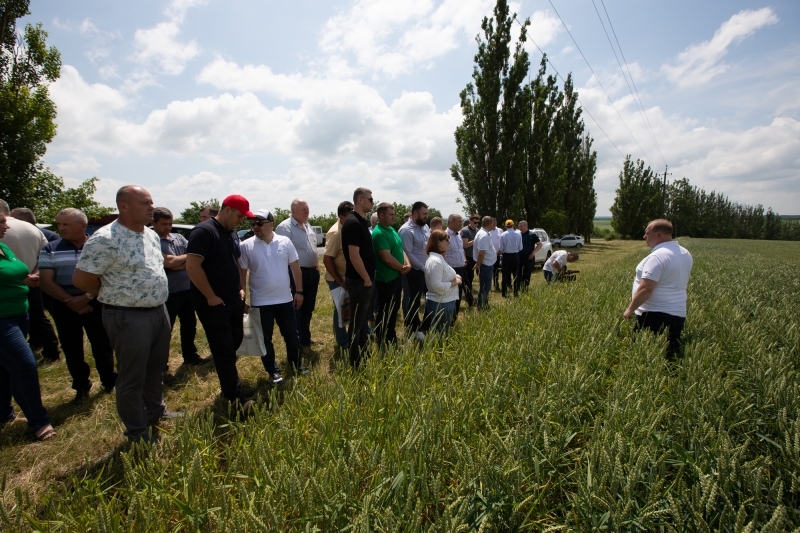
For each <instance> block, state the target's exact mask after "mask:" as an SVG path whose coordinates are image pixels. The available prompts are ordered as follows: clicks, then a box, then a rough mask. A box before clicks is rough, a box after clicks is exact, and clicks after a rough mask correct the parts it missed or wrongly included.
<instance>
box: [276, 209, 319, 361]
mask: <svg viewBox="0 0 800 533" xmlns="http://www.w3.org/2000/svg"><path fill="white" fill-rule="evenodd" d="M291 210H292V216H290V217H289V218H287V219H286V220H284V221H283V222H281V223H280V224H278V227H277V228H275V233H277V234H278V235H282V236H283V237H288V238H289V240H291V241H292V244H293V245H294V248H295V250H297V256H298V258H299V261H300V271H301V272H302V274H303V284H302V287H303V289H304V290H305V294H304V295H303V296H304V298H303V305H302V306H301V307H298V308H297V312H296V313H295V314H296V315H297V334H298V335H299V336H300V347H301V348H308V347H310V346H311V345H312V344H321V343H318V342H315V341H312V340H311V317H312V315H313V314H314V308H315V306H316V303H317V289H319V256H318V255H317V234H316V233H314V230H313V229H311V225H310V224H309V223H308V215H309V209H308V203H306V201H305V200H303V199H301V198H295V199H294V200H292V205H291ZM287 273H288V271H287ZM292 282H293V281H292ZM292 288H293V289H294V288H295V286H293V287H292Z"/></svg>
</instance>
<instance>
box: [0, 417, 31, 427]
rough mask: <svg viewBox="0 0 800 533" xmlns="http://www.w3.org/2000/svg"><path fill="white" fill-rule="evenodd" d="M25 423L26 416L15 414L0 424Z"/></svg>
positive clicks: (26, 421)
mask: <svg viewBox="0 0 800 533" xmlns="http://www.w3.org/2000/svg"><path fill="white" fill-rule="evenodd" d="M27 423H28V419H27V418H23V417H21V416H15V417H14V418H12V419H11V420H6V421H5V422H3V423H2V424H0V426H11V425H13V424H27Z"/></svg>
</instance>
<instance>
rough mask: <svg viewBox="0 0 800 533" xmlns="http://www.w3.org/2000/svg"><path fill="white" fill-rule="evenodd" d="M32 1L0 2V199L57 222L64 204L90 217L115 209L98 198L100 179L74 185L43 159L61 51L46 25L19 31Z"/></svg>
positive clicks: (51, 134) (49, 135)
mask: <svg viewBox="0 0 800 533" xmlns="http://www.w3.org/2000/svg"><path fill="white" fill-rule="evenodd" d="M29 5H30V0H2V1H0V124H2V128H0V198H3V199H4V200H5V201H6V202H8V204H9V205H10V206H11V207H12V208H13V207H27V208H29V209H31V210H33V212H34V214H35V215H36V217H37V218H38V219H39V220H44V221H53V220H55V218H56V214H57V213H58V211H59V210H60V209H61V208H62V207H66V206H69V207H77V208H79V209H82V210H83V211H84V212H85V213H86V214H87V216H89V217H90V218H99V217H101V216H103V215H106V214H108V213H110V212H111V211H112V209H110V208H106V207H103V206H101V205H100V204H99V203H97V202H95V201H94V198H93V197H94V193H95V190H96V181H97V178H91V179H88V180H86V181H84V182H82V183H81V184H80V185H78V186H77V187H74V188H68V187H66V186H65V184H64V180H63V179H62V178H61V177H59V176H56V175H55V174H54V173H53V172H52V171H51V170H50V169H49V168H47V167H46V166H45V165H44V163H43V162H42V157H44V154H45V151H46V150H47V144H48V143H50V141H52V140H53V137H55V135H56V124H55V118H56V105H55V103H53V101H52V100H50V95H49V92H48V85H49V84H50V83H52V82H54V81H56V80H57V79H58V77H59V75H60V73H61V54H60V53H59V51H58V50H57V49H56V48H55V47H54V46H51V47H50V48H48V47H47V32H46V31H45V30H44V28H43V27H42V24H41V23H39V24H35V25H34V24H26V25H25V29H24V30H23V31H19V30H18V29H17V20H18V19H19V18H21V17H24V16H26V15H29V14H30V10H29V9H28V8H29Z"/></svg>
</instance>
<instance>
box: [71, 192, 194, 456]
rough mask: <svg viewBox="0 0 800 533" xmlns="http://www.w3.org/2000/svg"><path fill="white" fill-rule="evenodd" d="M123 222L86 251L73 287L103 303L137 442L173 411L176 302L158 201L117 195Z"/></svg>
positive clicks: (121, 397) (106, 229)
mask: <svg viewBox="0 0 800 533" xmlns="http://www.w3.org/2000/svg"><path fill="white" fill-rule="evenodd" d="M117 208H118V209H119V218H117V220H115V221H114V222H112V223H111V224H109V225H107V226H103V227H102V228H100V229H98V230H97V231H96V232H95V233H94V234H93V235H92V236H91V237H90V238H89V240H88V241H86V244H84V245H83V253H82V254H81V257H80V259H79V260H78V264H77V265H76V268H75V273H74V274H73V276H72V284H73V285H74V286H75V287H77V288H78V289H80V290H82V291H84V292H85V293H86V294H85V297H86V298H88V299H89V300H93V299H95V298H97V300H98V301H99V302H100V303H102V304H103V326H105V330H106V333H108V338H109V340H110V341H111V345H112V346H113V348H114V352H115V354H116V356H117V372H118V374H119V375H118V376H117V382H116V391H117V412H118V413H119V417H120V419H121V420H122V423H123V424H124V425H125V436H126V437H128V439H129V440H130V441H133V442H136V441H142V440H144V441H147V442H153V441H155V440H156V439H157V434H156V433H155V432H154V433H153V434H152V435H151V434H150V433H149V428H150V427H154V426H156V424H158V422H159V420H160V419H161V418H175V417H177V416H182V413H173V412H170V411H167V407H166V405H165V404H164V389H163V383H162V375H163V371H164V367H165V366H166V365H167V360H168V359H169V340H170V323H169V317H168V315H167V309H166V307H165V306H164V303H165V302H166V301H167V297H168V296H169V286H168V283H167V274H166V272H165V271H164V266H165V261H164V255H163V254H162V252H161V243H160V241H159V238H158V235H157V234H156V232H155V231H153V230H152V229H151V228H148V227H146V225H147V224H149V223H151V222H152V221H153V211H154V207H153V198H152V197H151V196H150V193H149V192H147V190H146V189H144V188H143V187H139V186H137V185H126V186H124V187H122V188H121V189H119V191H117Z"/></svg>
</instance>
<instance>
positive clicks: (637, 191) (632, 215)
mask: <svg viewBox="0 0 800 533" xmlns="http://www.w3.org/2000/svg"><path fill="white" fill-rule="evenodd" d="M664 205H665V198H664V187H663V185H662V184H661V182H660V181H659V179H658V177H657V176H656V175H655V174H653V171H652V170H651V169H650V167H649V166H648V167H647V168H644V161H642V160H641V159H637V160H636V163H633V162H632V161H631V156H627V157H626V158H625V162H624V163H623V165H622V172H620V173H619V188H618V189H617V196H616V198H614V204H613V205H612V206H611V215H612V217H613V218H612V221H611V225H612V227H613V228H614V230H615V231H616V232H617V233H619V234H620V235H622V236H623V237H627V238H632V239H641V238H642V237H643V236H644V230H645V228H646V227H647V223H648V222H650V221H651V220H653V219H656V218H660V217H662V216H663V213H664Z"/></svg>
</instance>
